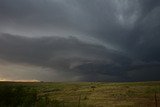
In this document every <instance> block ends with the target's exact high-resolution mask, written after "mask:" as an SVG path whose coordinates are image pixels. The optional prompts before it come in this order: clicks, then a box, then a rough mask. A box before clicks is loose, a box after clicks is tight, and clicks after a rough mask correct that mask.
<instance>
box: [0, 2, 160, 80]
mask: <svg viewBox="0 0 160 107" xmlns="http://www.w3.org/2000/svg"><path fill="white" fill-rule="evenodd" d="M0 80H3V81H4V80H39V81H60V82H61V81H118V82H119V81H155V80H160V0H0Z"/></svg>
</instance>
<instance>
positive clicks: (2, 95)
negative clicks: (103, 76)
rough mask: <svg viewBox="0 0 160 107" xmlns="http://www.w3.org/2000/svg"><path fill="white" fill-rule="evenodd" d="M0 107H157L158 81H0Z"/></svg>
mask: <svg viewBox="0 0 160 107" xmlns="http://www.w3.org/2000/svg"><path fill="white" fill-rule="evenodd" d="M0 107H160V82H130V83H129V82H128V83H105V82H104V83H103V82H78V83H72V82H70V83H46V82H40V83H16V82H1V83H0Z"/></svg>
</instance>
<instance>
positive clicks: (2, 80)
mask: <svg viewBox="0 0 160 107" xmlns="http://www.w3.org/2000/svg"><path fill="white" fill-rule="evenodd" d="M5 81H6V82H40V81H39V80H34V79H33V80H10V79H0V82H5Z"/></svg>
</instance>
